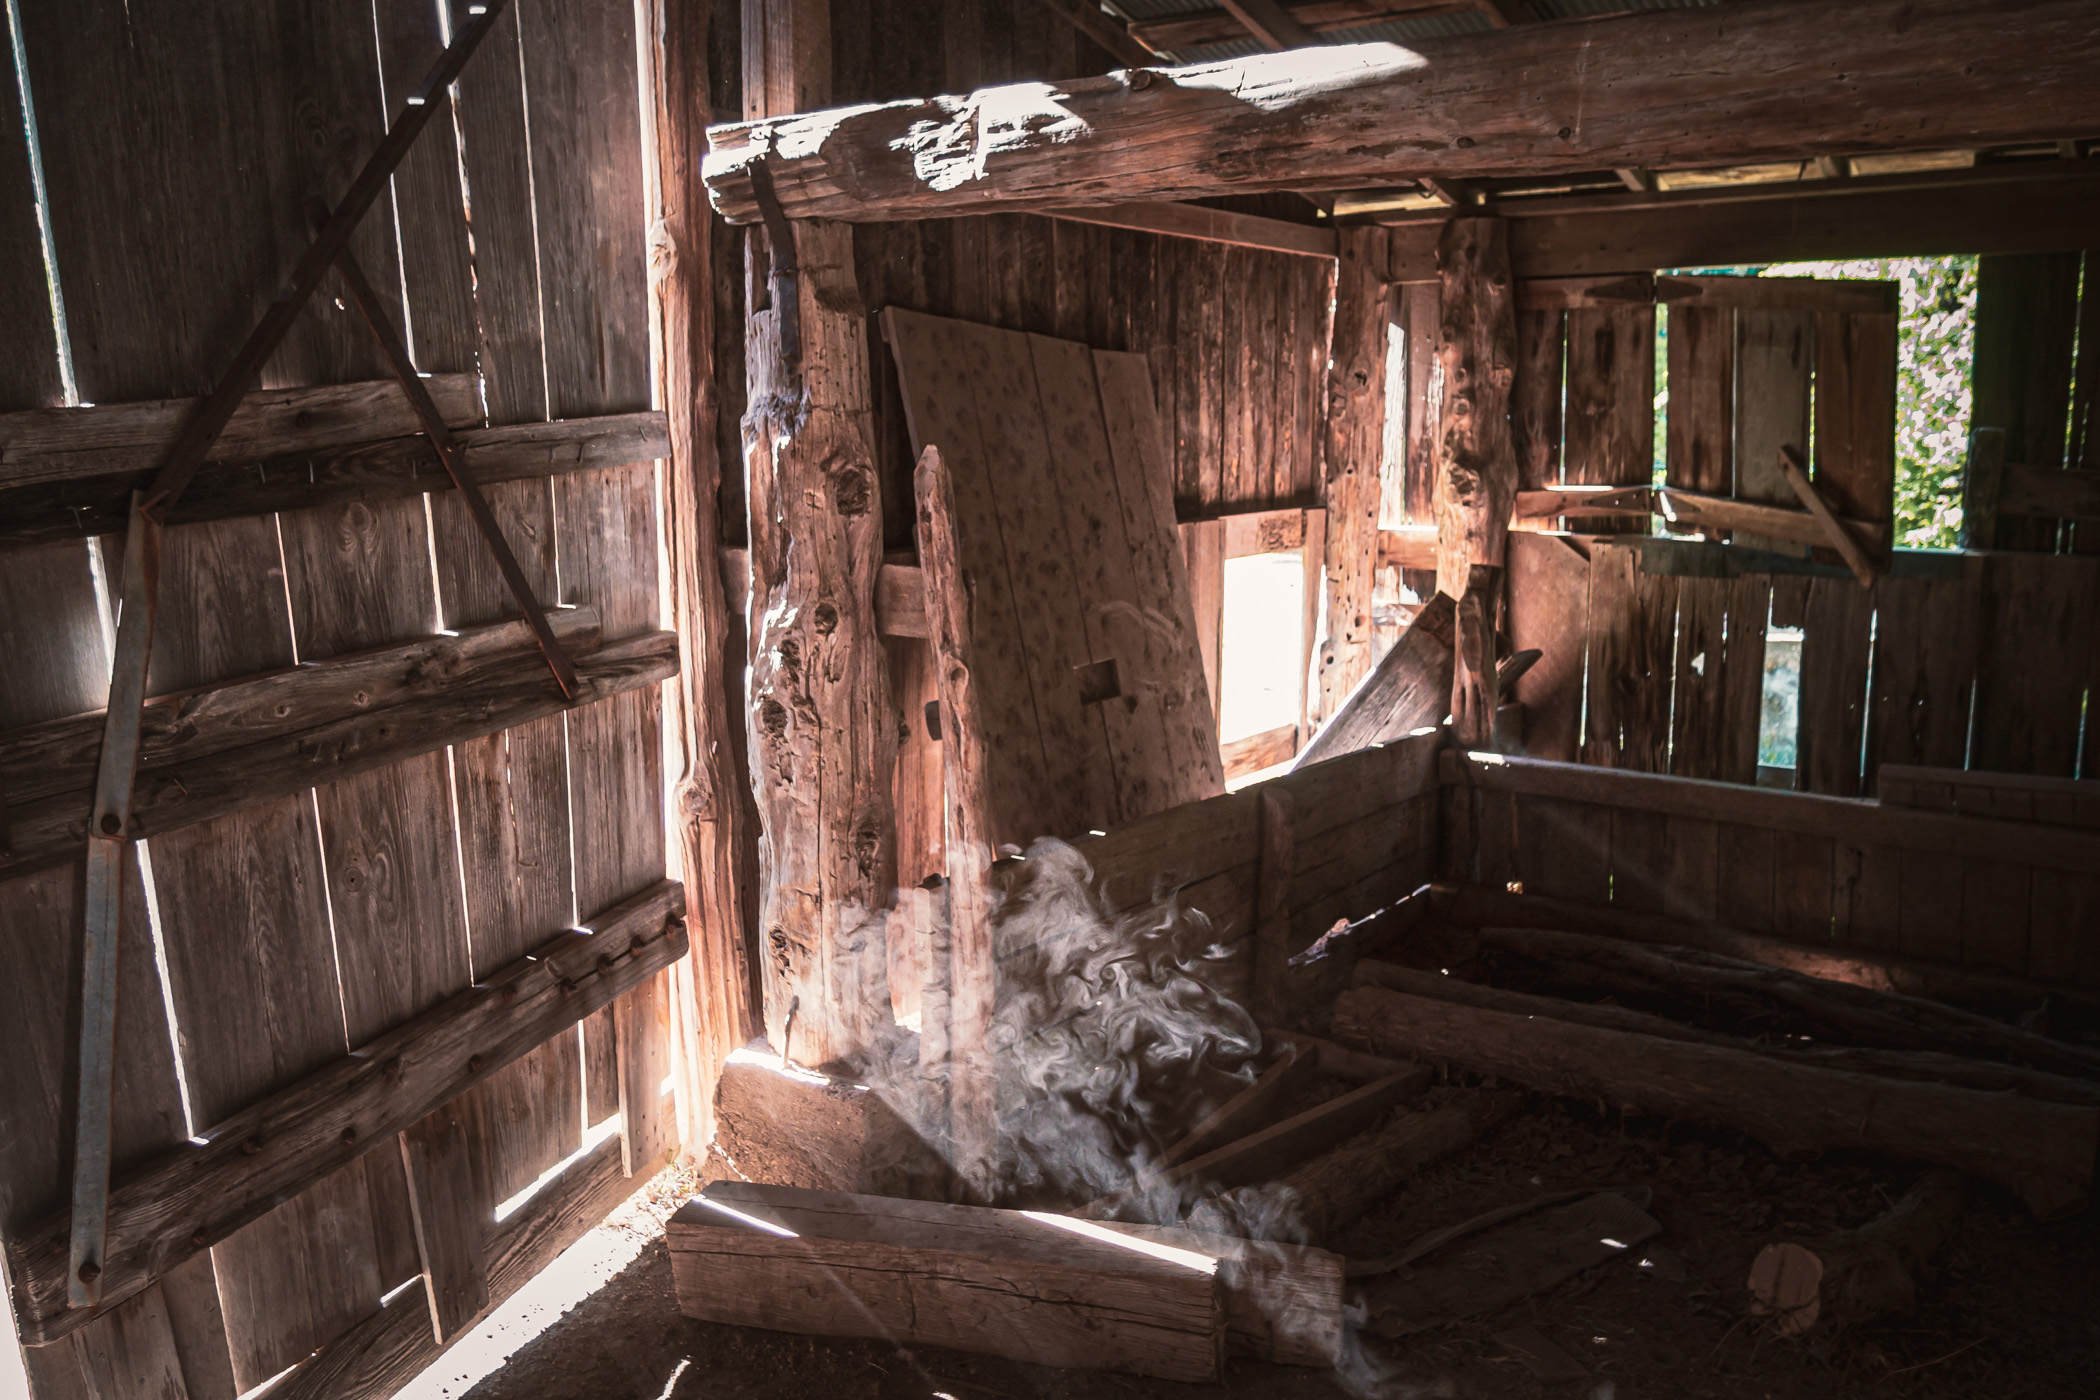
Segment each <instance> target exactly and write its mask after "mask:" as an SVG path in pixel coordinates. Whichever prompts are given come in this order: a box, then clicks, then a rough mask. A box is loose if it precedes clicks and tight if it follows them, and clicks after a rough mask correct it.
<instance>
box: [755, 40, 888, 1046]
mask: <svg viewBox="0 0 2100 1400" xmlns="http://www.w3.org/2000/svg"><path fill="white" fill-rule="evenodd" d="M830 59H831V43H830V32H829V28H828V18H827V11H826V8H825V6H823V5H822V4H821V3H812V0H744V101H745V107H746V110H747V112H751V114H752V115H761V114H762V113H761V112H758V111H753V110H752V109H753V108H754V107H762V108H767V109H772V110H777V109H773V108H772V104H773V103H775V102H783V103H784V102H789V101H793V102H797V103H800V102H810V101H824V100H828V97H829V74H830V71H831V61H830ZM775 227H776V228H779V227H782V225H781V223H780V221H776V224H775ZM784 231H785V232H786V233H787V237H788V239H791V240H792V242H793V245H794V246H793V247H792V248H791V249H790V248H785V247H777V246H773V243H772V237H771V235H768V236H766V237H758V236H754V237H752V238H751V240H750V243H749V245H748V246H749V258H750V268H749V285H750V288H751V300H750V306H751V312H750V319H749V322H748V326H747V330H746V341H745V356H746V383H747V386H748V390H749V407H748V409H747V410H746V412H745V415H744V423H743V437H744V458H745V463H744V465H745V479H746V482H747V484H748V491H749V495H750V510H751V602H750V610H751V611H750V635H751V681H750V698H751V715H750V724H751V774H752V781H753V787H754V790H755V794H756V796H757V799H758V807H759V815H760V819H761V823H762V827H763V829H762V831H761V834H760V837H759V862H760V871H759V930H760V939H761V956H762V959H763V963H764V976H763V980H762V986H763V988H764V995H765V1025H766V1034H767V1036H768V1038H769V1039H770V1040H771V1041H772V1043H773V1045H774V1046H775V1048H777V1049H779V1050H780V1051H781V1052H782V1053H783V1054H787V1055H790V1056H792V1057H793V1058H794V1059H796V1060H797V1061H800V1062H802V1063H805V1064H811V1065H818V1064H824V1063H827V1062H829V1061H832V1060H835V1059H838V1058H840V1057H842V1056H847V1055H851V1054H853V1053H854V1052H855V1051H858V1050H860V1049H862V1048H864V1047H865V1046H866V1044H867V1041H868V1036H869V1034H870V1033H871V1030H872V1028H873V1026H874V1021H875V1017H876V1016H877V1015H878V1014H880V1015H883V1016H885V1017H886V1016H887V1014H888V1006H889V991H888V978H887V973H886V967H885V962H886V957H887V951H886V944H885V941H884V919H885V913H884V911H885V910H886V908H887V907H888V905H889V904H890V902H891V899H892V897H893V895H894V889H893V886H894V883H895V864H896V850H895V843H896V832H895V821H894V817H893V814H892V800H891V794H890V777H891V769H892V767H893V765H894V759H895V751H896V743H897V720H896V716H895V714H894V713H893V712H892V707H891V704H890V697H889V683H888V677H887V674H886V672H887V667H886V665H885V661H884V654H883V650H882V643H881V639H880V637H879V636H878V634H877V628H876V623H875V580H876V575H877V574H878V573H879V572H880V571H881V568H882V511H881V508H880V502H879V499H878V495H877V492H878V484H877V480H876V475H875V456H874V432H873V422H872V415H871V410H870V407H869V388H868V365H867V354H868V335H867V317H866V315H865V313H864V312H863V310H862V308H861V305H860V293H859V289H858V288H857V287H856V286H855V284H854V277H853V230H852V229H851V228H849V227H847V226H846V225H844V224H835V223H828V222H821V221H811V222H806V223H797V224H795V225H793V226H792V227H791V228H789V229H785V230H784Z"/></svg>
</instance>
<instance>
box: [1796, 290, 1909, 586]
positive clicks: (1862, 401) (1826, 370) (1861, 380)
mask: <svg viewBox="0 0 2100 1400" xmlns="http://www.w3.org/2000/svg"><path fill="white" fill-rule="evenodd" d="M1887 285H1888V286H1889V291H1890V293H1891V294H1893V293H1894V291H1895V287H1894V285H1893V284H1887ZM1813 480H1814V482H1815V486H1816V490H1817V492H1818V494H1820V495H1821V496H1822V497H1823V499H1824V501H1825V502H1827V503H1828V504H1829V506H1830V509H1831V511H1832V512H1833V513H1834V514H1837V515H1841V516H1845V517H1847V518H1849V519H1853V520H1871V521H1875V522H1877V523H1887V522H1890V521H1892V520H1893V519H1894V517H1895V491H1896V314H1895V313H1894V312H1892V311H1890V312H1879V311H1877V312H1864V311H1818V312H1817V313H1816V452H1815V470H1814V473H1813ZM1870 552H1875V553H1878V551H1870Z"/></svg>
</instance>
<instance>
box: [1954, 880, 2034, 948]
mask: <svg viewBox="0 0 2100 1400" xmlns="http://www.w3.org/2000/svg"><path fill="white" fill-rule="evenodd" d="M2038 873H2040V872H2037V871H2035V870H2034V869H2033V868H2032V867H2029V866H2025V865H2014V864H2011V863H2009V862H2005V861H1993V860H1965V861H1963V862H1962V863H1961V961H1962V962H1963V963H1964V964H1965V965H1967V966H1969V967H1991V968H1998V969H2000V970H2002V971H2006V972H2016V973H2024V972H2026V971H2027V970H2028V963H2029V955H2028V946H2029V941H2030V940H2029V930H2030V928H2031V924H2030V919H2031V918H2032V915H2033V907H2034V899H2033V890H2034V877H2035V875H2036V874H2038Z"/></svg>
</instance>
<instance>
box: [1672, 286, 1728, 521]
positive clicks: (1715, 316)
mask: <svg viewBox="0 0 2100 1400" xmlns="http://www.w3.org/2000/svg"><path fill="white" fill-rule="evenodd" d="M1668 315H1669V335H1668V337H1667V339H1668V344H1669V361H1670V406H1669V410H1668V430H1669V441H1668V443H1667V444H1666V451H1667V453H1668V457H1667V461H1668V480H1669V483H1670V485H1672V486H1675V487H1678V488H1679V489H1681V490H1685V491H1704V492H1706V493H1708V494H1710V495H1715V496H1727V495H1732V494H1734V492H1735V309H1734V308H1733V307H1727V306H1694V305H1691V304H1689V303H1686V304H1684V305H1676V306H1672V307H1670V309H1669V312H1668Z"/></svg>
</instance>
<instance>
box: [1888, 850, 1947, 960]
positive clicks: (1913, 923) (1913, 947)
mask: <svg viewBox="0 0 2100 1400" xmlns="http://www.w3.org/2000/svg"><path fill="white" fill-rule="evenodd" d="M1902 861H1903V868H1902V872H1901V878H1900V881H1899V884H1898V890H1899V891H1900V893H1899V895H1898V900H1897V906H1898V919H1899V921H1900V926H1899V928H1898V929H1897V933H1896V941H1897V945H1898V949H1899V951H1900V952H1902V954H1903V955H1904V956H1905V957H1910V958H1932V959H1935V960H1937V961H1940V962H1959V961H1960V960H1961V912H1962V900H1961V886H1962V869H1961V862H1959V861H1952V860H1948V859H1947V858H1946V857H1944V856H1940V855H1935V854H1931V853H1927V852H1923V851H1905V852H1904V853H1903V856H1902Z"/></svg>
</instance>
